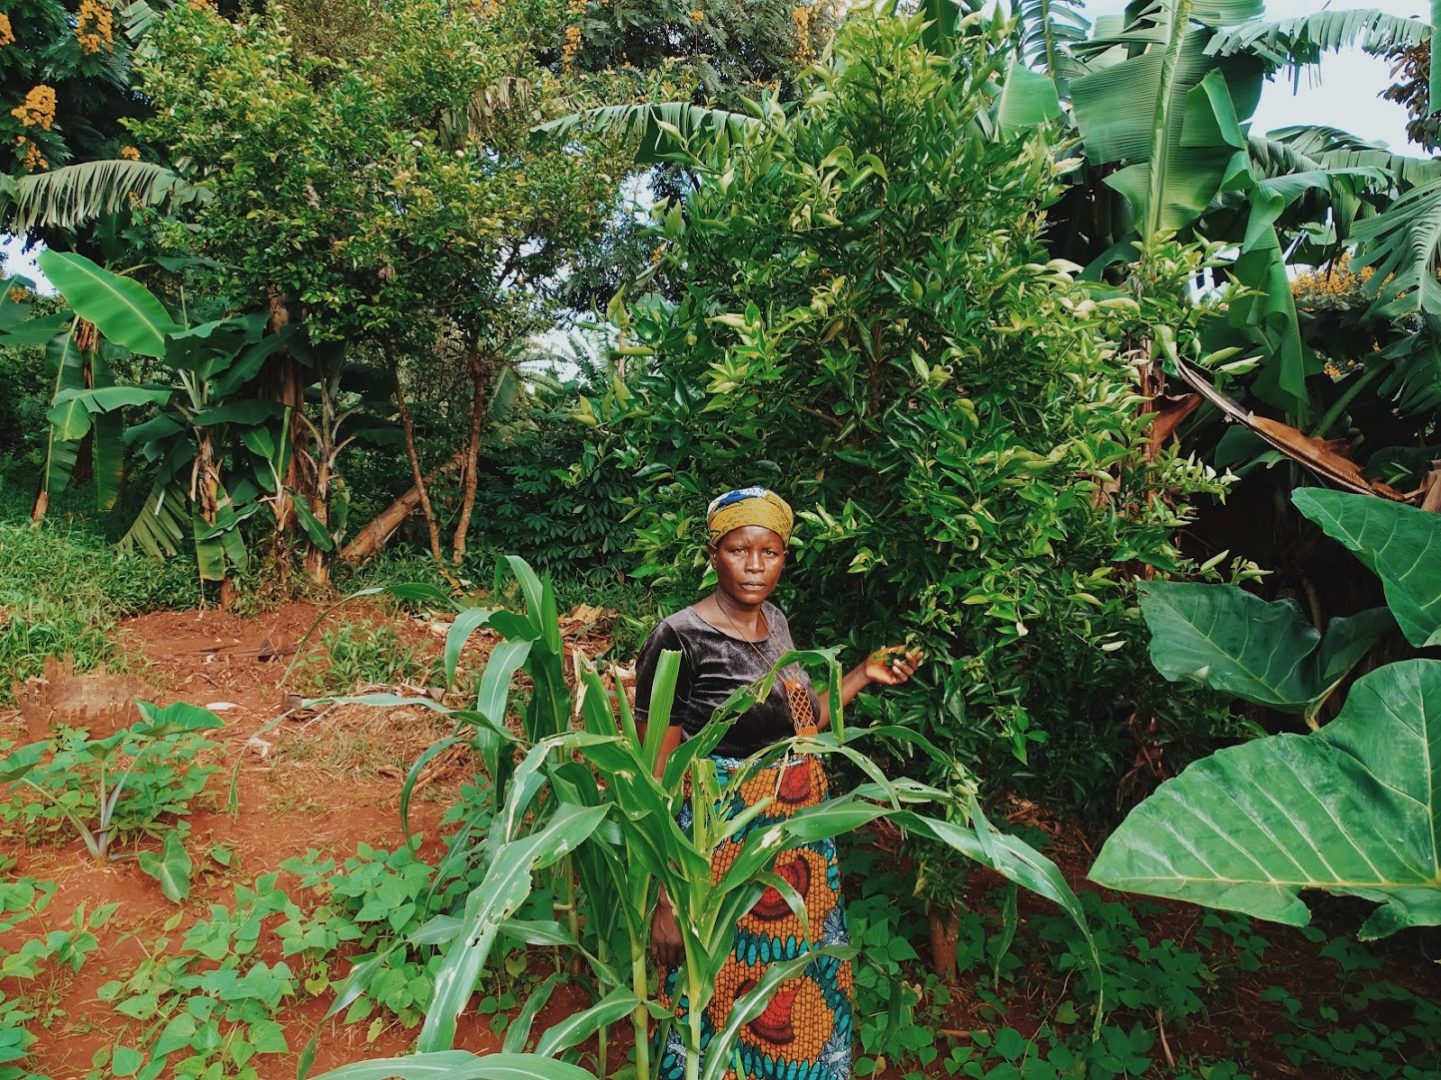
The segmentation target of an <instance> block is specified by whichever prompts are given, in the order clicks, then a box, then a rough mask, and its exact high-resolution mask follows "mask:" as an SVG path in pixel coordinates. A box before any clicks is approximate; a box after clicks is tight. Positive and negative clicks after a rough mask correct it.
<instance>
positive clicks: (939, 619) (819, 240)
mask: <svg viewBox="0 0 1441 1080" xmlns="http://www.w3.org/2000/svg"><path fill="white" fill-rule="evenodd" d="M923 35H924V30H923V24H922V22H920V21H919V20H905V19H898V18H863V17H858V18H856V19H853V20H852V21H850V22H849V23H848V24H847V25H846V26H845V27H843V28H842V30H841V32H840V34H839V35H838V37H837V40H836V44H835V56H834V59H833V61H832V62H831V63H830V64H829V65H827V66H826V67H825V68H823V69H817V70H816V72H815V74H814V76H813V77H814V83H813V85H811V86H810V87H809V96H808V97H804V99H803V104H802V105H801V106H800V107H798V108H796V109H794V110H792V111H788V112H787V111H782V110H779V109H776V108H770V109H768V110H763V115H762V116H761V117H760V119H759V121H758V122H757V123H756V124H755V125H753V126H752V128H751V130H750V132H749V133H748V134H746V135H744V136H739V137H737V138H736V140H735V141H734V143H733V144H732V143H728V142H727V141H724V140H723V141H722V142H721V143H720V144H719V145H716V146H713V147H711V148H708V149H706V150H705V151H704V155H705V156H704V157H703V158H701V159H699V160H697V161H696V163H695V168H696V172H697V176H698V186H697V188H696V190H695V191H694V193H693V194H692V195H691V196H690V197H689V198H688V199H687V200H686V201H685V202H684V203H683V204H678V205H672V206H669V207H662V208H660V210H659V212H658V216H659V219H660V222H661V224H660V232H661V233H662V234H663V235H662V237H661V239H662V240H663V248H662V250H661V252H660V255H661V258H662V264H661V266H660V268H659V269H658V271H657V273H658V276H659V279H660V281H661V289H660V293H664V294H665V295H666V296H672V297H676V298H677V299H675V300H673V301H672V300H669V299H662V298H661V295H660V293H653V294H648V295H643V296H638V297H636V298H635V299H633V300H631V301H630V302H629V303H628V305H627V310H626V311H625V312H624V313H623V315H622V317H621V319H620V322H621V326H620V332H621V334H622V338H623V341H624V342H625V343H626V347H625V352H626V353H627V354H628V355H631V356H634V355H636V354H640V353H649V354H650V355H651V356H652V357H653V358H654V359H653V362H652V363H651V364H650V366H649V369H648V370H647V371H646V372H645V373H644V374H643V375H641V376H640V377H638V378H635V379H633V380H632V383H633V386H632V388H631V390H632V391H633V397H632V398H631V399H630V400H629V401H620V400H618V399H617V397H616V396H614V395H612V396H610V397H608V398H607V399H605V400H604V401H602V402H601V403H600V409H599V413H598V415H600V416H609V415H611V414H615V415H614V419H613V420H611V421H609V422H608V427H609V428H610V430H611V431H613V432H619V433H620V434H621V435H622V436H623V438H624V441H625V447H624V450H623V451H621V452H618V453H617V455H616V456H617V458H618V459H621V460H625V461H627V462H628V463H630V466H631V468H633V469H636V470H637V471H636V474H635V475H636V476H637V478H638V480H639V481H640V482H641V484H640V485H639V487H638V490H636V491H635V493H634V499H635V505H636V506H637V507H638V515H637V518H636V524H637V529H638V536H639V547H640V550H641V552H642V554H643V557H644V565H643V567H642V568H641V571H640V573H641V575H642V576H647V577H649V578H650V579H651V580H652V581H653V582H655V583H656V584H658V585H659V586H660V587H661V588H662V589H663V590H664V591H665V592H666V594H667V595H668V596H669V597H670V601H671V603H672V604H673V605H675V604H680V603H684V602H687V601H689V600H691V599H694V598H695V596H696V595H697V587H698V586H699V585H700V583H701V573H700V567H701V566H702V564H703V557H702V542H703V539H704V537H703V530H702V528H701V516H702V511H703V509H704V506H705V503H706V501H707V500H708V499H709V498H710V497H711V496H712V495H713V494H714V493H716V492H718V491H722V490H725V489H726V488H731V487H737V486H741V485H745V484H753V483H762V484H766V485H769V486H771V487H773V488H775V489H777V490H779V491H780V492H781V493H783V494H784V495H785V496H786V497H787V498H789V499H790V500H791V502H792V503H793V504H794V505H795V506H796V508H797V510H798V512H799V514H800V517H801V519H802V521H801V523H800V528H799V546H798V547H797V549H796V551H795V553H794V555H795V565H794V567H793V568H792V572H791V593H790V599H789V607H790V609H791V610H790V614H791V617H792V620H793V621H794V622H795V623H796V625H797V627H798V629H800V630H801V631H802V632H803V633H804V635H805V637H806V638H808V639H810V640H813V641H820V642H830V641H841V640H843V641H849V642H850V644H851V645H852V651H851V656H850V659H851V660H852V661H854V660H855V659H857V658H858V655H857V650H856V649H855V647H856V646H860V647H862V648H866V647H873V646H876V645H879V644H882V643H883V642H885V641H890V640H895V639H899V638H901V637H907V638H910V639H913V640H915V641H916V642H918V643H920V644H921V645H923V646H924V647H925V649H926V651H927V653H928V655H929V658H930V659H929V663H928V664H927V666H926V667H924V668H923V669H922V671H923V675H922V677H921V678H919V679H918V680H917V681H916V682H915V683H914V684H913V686H912V687H910V688H908V690H907V691H905V692H903V693H900V694H894V695H887V696H886V697H885V699H884V704H883V705H871V706H868V707H869V708H873V709H877V708H884V709H886V710H887V711H888V712H889V713H890V714H891V717H892V719H895V720H898V721H900V722H902V723H905V724H908V725H910V726H913V727H916V728H919V729H921V730H923V731H924V732H925V733H927V734H928V735H930V736H932V737H934V738H936V739H937V740H938V741H940V742H942V743H943V744H944V745H945V746H946V747H947V748H948V749H949V750H950V752H951V753H952V754H953V755H954V757H955V758H957V759H958V760H959V761H961V762H963V763H975V762H979V761H988V762H989V764H990V765H991V766H992V767H995V766H1000V765H1004V766H1005V767H1004V772H1003V775H1001V776H1000V777H999V778H1000V779H1002V780H1005V781H1008V782H1012V783H1015V784H1019V785H1022V786H1025V787H1028V788H1029V789H1031V790H1033V791H1041V792H1044V793H1047V794H1050V795H1060V796H1063V797H1066V798H1068V799H1071V800H1072V801H1084V800H1093V801H1094V803H1095V804H1097V805H1101V804H1105V803H1109V801H1110V800H1111V798H1112V797H1113V793H1114V780H1115V778H1116V777H1117V776H1119V774H1120V773H1121V772H1122V771H1124V769H1125V767H1126V766H1128V765H1129V764H1130V759H1131V757H1132V755H1133V752H1134V745H1133V744H1132V742H1131V741H1130V740H1129V739H1128V738H1127V737H1126V730H1127V725H1128V723H1139V724H1141V725H1142V726H1143V727H1146V726H1148V725H1149V723H1150V720H1151V719H1152V718H1154V717H1157V716H1158V715H1161V714H1164V713H1165V712H1166V709H1167V706H1166V703H1165V701H1164V700H1162V697H1163V695H1161V694H1159V693H1157V692H1156V691H1155V690H1153V686H1154V685H1155V684H1154V680H1153V679H1152V678H1151V677H1150V676H1149V673H1148V670H1147V665H1146V663H1145V657H1144V653H1143V649H1142V648H1141V647H1140V646H1138V645H1136V644H1133V641H1132V638H1133V637H1134V635H1135V630H1136V627H1137V621H1136V613H1135V606H1134V599H1133V595H1132V590H1131V586H1130V581H1131V579H1133V578H1134V577H1135V576H1137V575H1138V574H1143V573H1149V572H1150V569H1151V568H1155V569H1160V570H1164V571H1173V570H1176V569H1178V568H1180V567H1181V566H1182V565H1183V560H1182V559H1181V558H1180V556H1179V555H1178V552H1177V549H1176V547H1175V544H1174V536H1175V533H1176V530H1177V529H1178V528H1180V527H1181V526H1182V525H1184V524H1185V522H1186V521H1187V520H1188V518H1189V510H1188V508H1187V507H1186V505H1185V500H1186V498H1187V497H1189V496H1190V495H1191V494H1193V493H1196V492H1199V491H1211V492H1218V491H1220V490H1221V488H1220V485H1219V484H1218V482H1217V481H1216V479H1215V478H1214V476H1212V475H1211V474H1210V473H1209V472H1208V471H1207V470H1205V469H1204V468H1202V467H1201V466H1198V465H1196V464H1195V463H1193V462H1189V461H1186V460H1182V459H1180V458H1179V457H1178V456H1177V455H1176V454H1175V453H1174V452H1172V451H1171V450H1169V449H1164V448H1160V447H1151V446H1150V445H1149V442H1148V439H1147V429H1148V425H1149V423H1150V421H1151V419H1152V417H1151V416H1150V415H1148V414H1147V413H1146V412H1145V411H1143V410H1142V409H1140V408H1138V406H1139V404H1140V402H1141V400H1142V399H1140V398H1139V397H1138V396H1137V394H1136V389H1135V384H1134V377H1133V376H1134V369H1133V368H1132V366H1131V360H1130V357H1129V355H1128V353H1127V350H1128V349H1129V348H1131V347H1134V346H1135V345H1136V344H1137V343H1139V342H1140V341H1141V340H1143V339H1147V340H1151V339H1156V338H1159V337H1161V336H1162V335H1164V339H1165V342H1166V344H1167V347H1169V348H1176V349H1179V350H1181V351H1182V352H1183V353H1185V354H1188V355H1195V353H1196V352H1198V351H1199V345H1198V343H1197V337H1196V334H1195V321H1196V319H1197V317H1198V316H1197V315H1196V313H1195V310H1194V309H1192V308H1190V307H1188V306H1187V305H1185V304H1183V303H1181V302H1180V301H1179V300H1177V299H1175V298H1177V297H1183V296H1185V295H1186V288H1185V283H1186V281H1187V279H1188V277H1189V276H1190V275H1192V274H1193V273H1194V272H1195V271H1196V269H1197V267H1198V265H1199V264H1200V263H1201V262H1202V261H1203V260H1204V259H1205V258H1206V255H1207V253H1205V252H1203V251H1201V250H1199V249H1194V250H1189V249H1182V248H1180V247H1177V246H1175V245H1167V246H1162V247H1158V248H1156V249H1153V250H1148V251H1147V252H1144V253H1143V258H1142V260H1141V266H1140V269H1139V270H1138V274H1137V279H1136V280H1137V282H1138V287H1137V289H1136V290H1135V292H1134V293H1122V292H1120V291H1118V290H1114V289H1106V288H1101V287H1098V286H1093V285H1087V284H1085V283H1083V282H1081V281H1079V280H1078V279H1077V277H1076V275H1075V271H1076V270H1077V269H1078V268H1076V267H1074V266H1070V265H1069V264H1064V263H1059V262H1051V261H1048V258H1047V255H1046V253H1045V251H1044V249H1043V247H1042V245H1041V240H1042V237H1043V235H1044V232H1045V220H1046V218H1045V208H1046V206H1047V204H1048V203H1049V201H1050V200H1052V199H1053V198H1054V196H1055V193H1056V168H1055V166H1054V164H1053V158H1052V151H1051V148H1050V147H1049V146H1048V145H1046V143H1045V142H1044V140H1043V139H1041V138H1040V137H1038V136H1030V137H1028V138H1026V139H1019V138H1016V137H1008V136H1006V135H1004V134H1001V133H999V132H998V131H997V129H996V127H995V125H994V123H993V119H992V117H991V116H990V110H991V109H992V108H993V104H994V103H993V100H992V94H993V92H994V82H993V80H994V79H995V78H996V77H997V75H998V73H999V71H1000V70H1002V68H1003V67H1004V65H1005V62H1006V50H1007V45H1006V42H1005V39H1004V35H1003V33H1002V32H1001V31H1000V30H998V29H996V28H994V27H990V26H987V25H986V24H984V23H982V22H981V21H978V20H970V21H968V22H966V23H965V24H963V26H962V27H961V30H960V31H959V32H958V36H957V38H956V40H955V45H956V50H955V52H954V53H953V54H952V55H950V56H948V57H944V56H940V55H937V54H935V53H933V52H931V51H929V50H928V49H927V48H926V47H925V45H924V44H923ZM1142 286H1144V287H1142ZM636 362H637V361H632V363H636ZM641 466H645V467H644V468H641ZM1194 715H1195V711H1194V710H1192V716H1193V717H1194ZM1158 730H1159V731H1160V732H1161V734H1160V735H1159V736H1154V737H1159V738H1162V739H1164V738H1166V737H1167V736H1166V731H1167V728H1166V725H1165V724H1161V725H1159V726H1158ZM1146 737H1147V738H1150V737H1153V736H1151V735H1147V736H1146ZM1047 739H1049V740H1050V742H1049V743H1047V742H1046V740H1047ZM1007 761H1009V762H1010V764H1009V765H1006V764H1005V763H1006V762H1007Z"/></svg>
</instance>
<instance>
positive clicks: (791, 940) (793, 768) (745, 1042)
mask: <svg viewBox="0 0 1441 1080" xmlns="http://www.w3.org/2000/svg"><path fill="white" fill-rule="evenodd" d="M711 760H712V761H714V762H715V763H716V779H717V781H719V782H720V783H721V784H722V785H724V784H726V783H727V782H728V781H729V779H730V776H731V774H732V773H733V772H734V770H735V769H737V768H738V767H739V766H740V764H741V762H740V761H738V760H735V759H732V758H723V757H712V758H711ZM777 770H780V775H779V776H778V775H777ZM828 796H829V790H828V787H827V782H826V776H825V771H824V770H823V769H822V768H821V765H820V761H819V759H818V758H815V757H809V756H808V757H803V758H802V759H801V760H800V761H799V762H798V763H796V764H792V765H789V766H786V765H784V764H779V765H774V766H771V767H770V768H766V769H762V770H759V771H758V772H757V773H756V774H755V775H754V776H752V777H750V778H749V779H748V780H746V781H745V782H744V783H742V784H741V786H740V790H739V795H738V796H737V797H734V798H732V800H731V803H730V805H729V806H728V807H727V808H726V810H727V814H728V816H730V817H735V816H736V815H737V814H739V813H740V812H741V811H742V810H744V809H745V808H746V807H747V806H754V805H755V804H756V803H758V802H760V801H761V800H762V799H765V798H771V797H774V802H773V803H772V805H771V807H770V812H769V813H767V814H763V815H761V816H760V817H758V818H757V819H756V820H755V821H752V822H750V823H749V824H748V825H747V826H746V828H745V829H742V830H741V831H740V833H739V834H737V835H736V836H734V837H731V838H730V839H728V840H726V841H725V842H724V843H723V844H721V846H720V847H718V848H717V849H716V850H715V852H714V853H713V854H712V856H711V874H712V878H713V880H716V881H719V880H720V879H721V877H722V876H723V875H724V874H725V872H726V871H727V870H729V869H730V867H731V865H732V864H733V863H734V862H735V859H736V856H737V855H738V854H739V853H740V849H741V845H742V843H743V841H744V838H745V835H746V834H748V833H749V832H750V831H751V830H753V829H762V828H765V827H766V826H768V825H771V824H774V823H775V822H777V821H780V820H783V819H785V818H787V817H789V816H791V815H792V814H794V813H795V812H796V811H798V810H800V809H802V808H803V807H807V806H816V805H818V804H820V803H822V802H824V801H825V800H826V799H827V798H828ZM688 818H689V807H687V808H686V810H685V811H684V812H683V813H682V816H681V825H682V827H683V828H689V825H690V822H689V820H688ZM775 872H776V874H777V875H779V876H780V877H781V878H783V879H784V880H786V881H787V882H789V883H790V885H791V886H792V887H793V888H794V889H795V890H796V892H797V893H799V894H800V895H801V897H803V898H804V900H805V905H806V915H807V920H806V921H807V922H808V923H809V931H807V928H806V926H805V925H804V924H802V922H801V920H800V919H799V918H797V917H796V915H795V913H794V912H792V911H791V909H790V905H789V904H787V903H786V901H785V898H784V897H782V896H781V894H780V893H779V892H778V891H777V890H776V889H774V888H767V889H766V891H765V892H764V893H762V894H761V898H760V899H759V900H758V901H757V902H756V904H755V906H754V907H752V908H751V910H750V911H749V912H747V913H746V914H745V915H744V916H743V917H742V918H741V919H740V922H739V923H738V924H737V926H736V931H735V944H734V946H733V948H732V949H731V953H730V956H729V957H728V958H727V960H726V962H725V965H724V966H723V967H722V968H721V971H720V974H719V975H718V976H717V978H716V985H715V992H714V996H713V997H712V998H711V1000H710V1003H709V1004H708V1005H707V1006H706V1010H705V1016H704V1017H703V1018H702V1023H701V1044H702V1048H704V1047H705V1045H707V1044H708V1043H709V1042H710V1040H711V1038H712V1037H713V1035H714V1034H715V1032H716V1031H717V1030H718V1029H720V1028H722V1027H724V1026H725V1023H726V1020H727V1017H728V1015H729V1013H730V1009H731V1005H732V1004H733V1003H734V1002H735V1001H736V1000H737V999H738V998H741V997H743V996H745V994H746V993H747V992H749V991H750V990H751V989H752V988H753V987H754V986H756V985H757V983H759V982H760V980H761V978H762V977H763V976H764V975H765V973H766V969H767V968H768V967H769V966H770V965H771V964H772V963H775V962H777V961H781V960H791V959H794V958H795V957H797V956H800V955H802V954H804V953H806V952H809V951H811V949H813V948H825V947H830V946H844V945H847V944H849V941H850V938H849V935H848V933H847V931H846V916H845V907H844V904H843V901H842V898H841V878H840V867H839V865H838V863H837V861H836V843H835V840H834V839H832V838H829V837H827V838H826V839H823V840H819V841H817V842H815V843H812V844H806V845H804V846H803V847H799V848H795V849H793V850H791V851H787V852H784V853H783V854H782V855H781V856H780V858H779V859H778V860H777V862H776V866H775ZM677 975H678V971H677V970H676V969H672V970H670V971H667V972H666V973H665V974H664V975H663V977H662V987H661V989H662V994H661V999H662V1001H664V1002H666V1003H667V1004H668V1003H670V1002H671V1001H672V1000H674V991H675V989H676V980H677ZM852 988H853V985H852V976H851V964H850V961H849V960H846V961H842V960H837V959H835V958H834V957H829V956H818V957H816V958H815V960H813V961H812V962H811V963H810V964H808V965H807V966H806V967H805V968H804V969H803V971H802V974H801V975H800V976H799V977H797V978H794V979H788V980H786V981H784V982H782V983H781V984H780V985H779V987H778V988H777V989H776V993H775V996H774V997H773V998H772V999H771V1001H770V1003H769V1004H768V1005H767V1006H766V1008H765V1010H764V1011H763V1012H761V1014H760V1015H759V1016H757V1017H756V1018H755V1019H754V1020H752V1021H751V1022H750V1023H748V1024H746V1025H745V1026H744V1027H743V1028H741V1032H740V1038H739V1040H738V1042H737V1045H736V1049H735V1051H734V1056H733V1059H732V1061H731V1063H730V1068H728V1069H727V1070H726V1072H725V1080H736V1077H737V1076H738V1075H744V1076H745V1077H747V1078H752V1077H754V1078H757V1080H850V1076H851V1035H852V1023H853V1021H852V1013H851V993H852ZM685 1012H686V1002H685V997H684V995H681V997H680V999H679V1001H677V1002H676V1013H677V1015H678V1016H684V1015H685ZM737 1065H739V1067H740V1070H741V1073H738V1071H737V1068H736V1066H737ZM660 1076H661V1078H662V1080H681V1078H683V1077H684V1076H685V1049H684V1046H683V1045H682V1043H681V1039H680V1035H679V1033H678V1032H676V1031H674V1030H673V1031H672V1032H671V1035H670V1038H669V1040H668V1041H667V1043H666V1045H665V1046H664V1047H663V1048H662V1052H661V1069H660Z"/></svg>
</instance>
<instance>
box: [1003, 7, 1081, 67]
mask: <svg viewBox="0 0 1441 1080" xmlns="http://www.w3.org/2000/svg"><path fill="white" fill-rule="evenodd" d="M1084 6H1085V5H1084V3H1083V2H1081V0H1020V2H1019V3H1018V4H1016V5H1015V16H1016V19H1017V21H1018V23H1019V26H1018V31H1019V36H1020V46H1021V56H1022V58H1023V59H1024V60H1025V62H1026V63H1027V64H1028V65H1029V66H1031V67H1033V68H1041V69H1043V71H1044V72H1045V74H1046V75H1047V76H1049V78H1050V79H1051V80H1052V81H1053V82H1054V81H1056V80H1058V79H1059V78H1061V77H1062V76H1063V74H1064V73H1065V71H1066V70H1067V67H1068V65H1067V63H1066V60H1067V57H1066V54H1065V53H1066V49H1067V48H1068V47H1069V46H1071V45H1074V44H1076V43H1077V42H1080V41H1084V40H1085V37H1086V31H1087V30H1089V29H1090V28H1091V24H1090V22H1089V21H1088V20H1087V19H1086V17H1085V16H1084V15H1083V14H1081V9H1082V8H1083V7H1084Z"/></svg>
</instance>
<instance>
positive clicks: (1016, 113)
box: [996, 61, 1062, 132]
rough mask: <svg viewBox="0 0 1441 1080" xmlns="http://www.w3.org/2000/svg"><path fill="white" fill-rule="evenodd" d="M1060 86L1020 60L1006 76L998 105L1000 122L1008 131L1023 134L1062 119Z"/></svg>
mask: <svg viewBox="0 0 1441 1080" xmlns="http://www.w3.org/2000/svg"><path fill="white" fill-rule="evenodd" d="M1061 115H1062V114H1061V99H1060V97H1059V95H1058V94H1057V93H1056V84H1055V83H1054V82H1052V81H1051V79H1050V77H1049V76H1047V75H1043V74H1041V73H1040V72H1039V71H1032V70H1031V69H1030V68H1028V67H1026V66H1025V65H1024V64H1022V63H1020V62H1019V61H1017V62H1016V63H1014V64H1012V65H1011V70H1010V71H1008V72H1007V73H1006V82H1005V85H1004V86H1002V87H1001V96H1000V99H999V100H998V101H997V102H996V123H997V124H998V125H999V126H1000V128H1001V130H1002V131H1004V132H1013V131H1023V130H1025V129H1027V128H1032V127H1035V126H1036V125H1038V124H1043V123H1045V122H1046V121H1047V120H1055V119H1058V118H1059V117H1060V116H1061Z"/></svg>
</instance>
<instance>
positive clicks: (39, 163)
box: [15, 135, 50, 172]
mask: <svg viewBox="0 0 1441 1080" xmlns="http://www.w3.org/2000/svg"><path fill="white" fill-rule="evenodd" d="M15 143H16V145H17V146H21V147H23V148H24V150H25V160H24V162H23V164H24V166H25V168H27V169H29V170H30V171H31V172H39V171H41V170H42V169H48V168H50V162H48V161H46V160H45V155H44V154H42V153H41V152H40V147H39V145H38V144H37V143H35V142H32V141H31V140H30V139H27V138H26V137H25V136H24V135H17V136H15Z"/></svg>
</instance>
